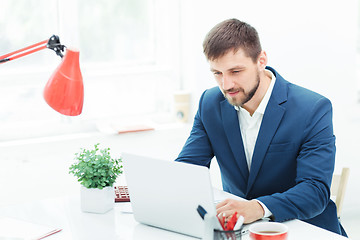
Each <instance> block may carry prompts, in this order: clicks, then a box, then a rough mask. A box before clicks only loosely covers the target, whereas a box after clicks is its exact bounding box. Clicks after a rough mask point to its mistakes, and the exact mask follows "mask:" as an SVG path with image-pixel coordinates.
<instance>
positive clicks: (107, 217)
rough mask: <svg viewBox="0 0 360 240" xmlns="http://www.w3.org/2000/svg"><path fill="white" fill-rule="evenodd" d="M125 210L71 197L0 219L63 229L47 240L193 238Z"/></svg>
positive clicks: (18, 208)
mask: <svg viewBox="0 0 360 240" xmlns="http://www.w3.org/2000/svg"><path fill="white" fill-rule="evenodd" d="M128 209H129V203H116V204H115V207H114V209H113V210H111V211H109V212H107V213H105V214H92V213H84V212H81V210H80V200H79V196H71V197H63V198H56V199H46V200H41V201H36V202H31V203H26V204H21V205H9V206H4V207H1V208H0V217H13V218H17V219H20V220H25V221H28V222H32V223H36V224H45V225H50V226H54V227H57V228H62V229H63V230H62V231H61V232H59V233H56V234H54V235H52V236H50V237H48V238H46V239H49V240H51V239H54V240H55V239H61V240H64V239H66V240H68V239H76V240H82V239H84V240H85V239H86V240H92V239H94V240H95V239H106V240H126V239H132V240H140V239H141V240H143V239H147V240H152V239H153V240H159V239H174V240H186V239H196V238H192V237H189V236H185V235H182V234H177V233H173V232H170V231H166V230H162V229H158V228H155V227H150V226H147V225H143V224H140V223H138V222H136V221H135V219H134V217H133V214H131V213H126V212H127V211H128ZM285 224H286V225H287V226H288V227H289V238H288V239H289V240H297V239H299V240H300V239H317V240H322V239H324V240H329V239H334V240H335V239H339V240H341V239H347V238H344V237H342V236H340V235H338V234H334V233H331V232H329V231H326V230H324V229H321V228H318V227H315V226H313V225H310V224H307V223H305V222H302V221H299V220H292V221H288V222H286V223H285ZM243 239H245V240H247V239H249V236H248V235H245V236H244V237H243Z"/></svg>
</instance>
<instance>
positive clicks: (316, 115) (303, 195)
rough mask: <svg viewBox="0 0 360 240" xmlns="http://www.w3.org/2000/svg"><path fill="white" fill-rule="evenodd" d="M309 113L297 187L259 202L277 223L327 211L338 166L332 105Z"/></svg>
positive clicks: (323, 104)
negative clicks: (333, 178)
mask: <svg viewBox="0 0 360 240" xmlns="http://www.w3.org/2000/svg"><path fill="white" fill-rule="evenodd" d="M308 111H309V112H310V114H309V115H308V118H307V119H306V121H307V124H306V128H305V130H304V133H303V136H304V137H303V143H302V146H301V148H300V152H299V154H298V157H297V159H296V163H297V169H296V172H297V177H296V179H295V182H296V185H295V186H294V187H292V188H290V189H289V190H287V191H285V192H283V193H275V194H272V195H270V196H263V197H259V198H257V199H258V200H259V201H261V202H262V203H264V204H265V205H266V206H267V207H268V208H269V210H270V211H271V212H272V213H273V217H274V219H275V220H276V221H286V220H289V219H294V218H297V219H309V218H313V217H315V216H317V215H318V214H320V213H322V212H323V211H324V209H325V208H326V207H327V205H328V202H329V199H330V184H331V179H332V174H333V171H334V164H335V136H334V135H333V126H332V107H331V103H330V101H329V100H328V99H326V98H320V99H319V100H318V101H317V102H316V103H315V104H314V105H313V107H312V108H309V109H308Z"/></svg>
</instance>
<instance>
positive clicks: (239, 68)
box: [227, 66, 245, 71]
mask: <svg viewBox="0 0 360 240" xmlns="http://www.w3.org/2000/svg"><path fill="white" fill-rule="evenodd" d="M243 69H245V66H235V67H232V68H230V69H228V70H227V71H234V70H243Z"/></svg>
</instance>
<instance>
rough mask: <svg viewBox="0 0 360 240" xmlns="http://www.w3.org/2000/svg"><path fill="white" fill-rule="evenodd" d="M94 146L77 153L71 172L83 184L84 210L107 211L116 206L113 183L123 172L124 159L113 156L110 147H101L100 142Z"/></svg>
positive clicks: (82, 206) (82, 200) (82, 199)
mask: <svg viewBox="0 0 360 240" xmlns="http://www.w3.org/2000/svg"><path fill="white" fill-rule="evenodd" d="M94 146H95V148H94V149H91V150H87V149H81V150H80V152H79V153H76V154H75V156H76V157H75V160H76V162H75V163H73V164H72V165H71V166H70V168H69V170H70V171H69V173H70V174H73V175H74V176H75V177H77V179H78V181H79V182H80V184H81V189H80V199H81V209H82V211H84V212H93V213H105V212H107V211H109V210H111V209H112V208H113V207H114V201H115V192H114V187H113V184H114V182H115V181H116V178H117V177H118V176H119V175H120V174H122V172H123V171H122V167H123V166H122V164H121V163H122V159H121V158H118V159H116V158H111V156H110V148H105V149H99V143H97V144H95V145H94Z"/></svg>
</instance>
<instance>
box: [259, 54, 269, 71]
mask: <svg viewBox="0 0 360 240" xmlns="http://www.w3.org/2000/svg"><path fill="white" fill-rule="evenodd" d="M267 62H268V58H267V55H266V52H265V51H261V52H260V54H259V57H258V61H257V65H258V68H259V70H260V71H264V70H265V67H266V65H267Z"/></svg>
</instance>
